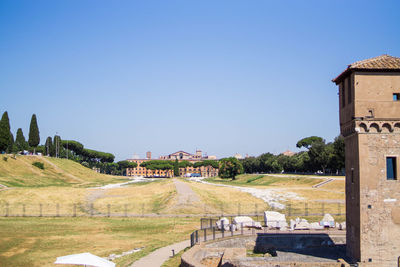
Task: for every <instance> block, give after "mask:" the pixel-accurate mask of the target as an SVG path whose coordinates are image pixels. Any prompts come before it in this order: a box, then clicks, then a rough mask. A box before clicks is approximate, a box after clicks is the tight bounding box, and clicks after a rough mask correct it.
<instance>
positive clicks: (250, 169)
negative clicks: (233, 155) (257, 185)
mask: <svg viewBox="0 0 400 267" xmlns="http://www.w3.org/2000/svg"><path fill="white" fill-rule="evenodd" d="M241 162H242V164H243V169H244V172H245V173H256V172H259V170H260V159H259V158H258V157H257V158H255V157H248V158H245V159H242V160H241Z"/></svg>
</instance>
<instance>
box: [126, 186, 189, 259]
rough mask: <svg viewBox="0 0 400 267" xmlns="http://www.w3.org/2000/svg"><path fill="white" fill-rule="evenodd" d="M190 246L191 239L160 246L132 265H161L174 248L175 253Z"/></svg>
mask: <svg viewBox="0 0 400 267" xmlns="http://www.w3.org/2000/svg"><path fill="white" fill-rule="evenodd" d="M181 183H183V182H181ZM188 246H190V240H185V241H182V242H178V243H175V244H172V245H169V246H166V247H163V248H159V249H157V250H155V251H153V252H152V253H150V254H149V255H147V256H144V257H143V258H140V259H139V260H137V261H135V262H134V263H133V264H132V265H131V266H130V267H150V266H151V267H159V266H161V265H162V264H163V263H164V262H165V261H166V260H168V259H169V257H170V256H172V250H174V251H175V254H177V253H178V252H180V251H181V250H182V249H184V248H186V247H188Z"/></svg>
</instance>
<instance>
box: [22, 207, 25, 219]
mask: <svg viewBox="0 0 400 267" xmlns="http://www.w3.org/2000/svg"><path fill="white" fill-rule="evenodd" d="M22 217H25V204H22Z"/></svg>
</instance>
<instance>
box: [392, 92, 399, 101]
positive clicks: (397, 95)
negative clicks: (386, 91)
mask: <svg viewBox="0 0 400 267" xmlns="http://www.w3.org/2000/svg"><path fill="white" fill-rule="evenodd" d="M393 101H400V93H393Z"/></svg>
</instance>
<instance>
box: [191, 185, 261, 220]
mask: <svg viewBox="0 0 400 267" xmlns="http://www.w3.org/2000/svg"><path fill="white" fill-rule="evenodd" d="M188 183H189V185H190V187H191V188H192V189H193V191H194V192H196V193H197V194H198V195H199V197H200V199H201V201H202V203H204V205H205V206H203V210H202V211H201V212H202V213H212V214H222V213H223V214H238V213H241V214H243V213H254V212H255V211H256V209H258V211H259V212H260V213H261V211H263V210H265V209H266V208H267V204H266V203H265V202H264V201H263V200H261V199H259V198H255V197H253V196H251V195H250V194H248V193H245V192H241V191H238V190H237V189H233V188H228V187H219V186H211V185H207V184H201V183H197V182H188ZM199 208H202V207H199Z"/></svg>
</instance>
